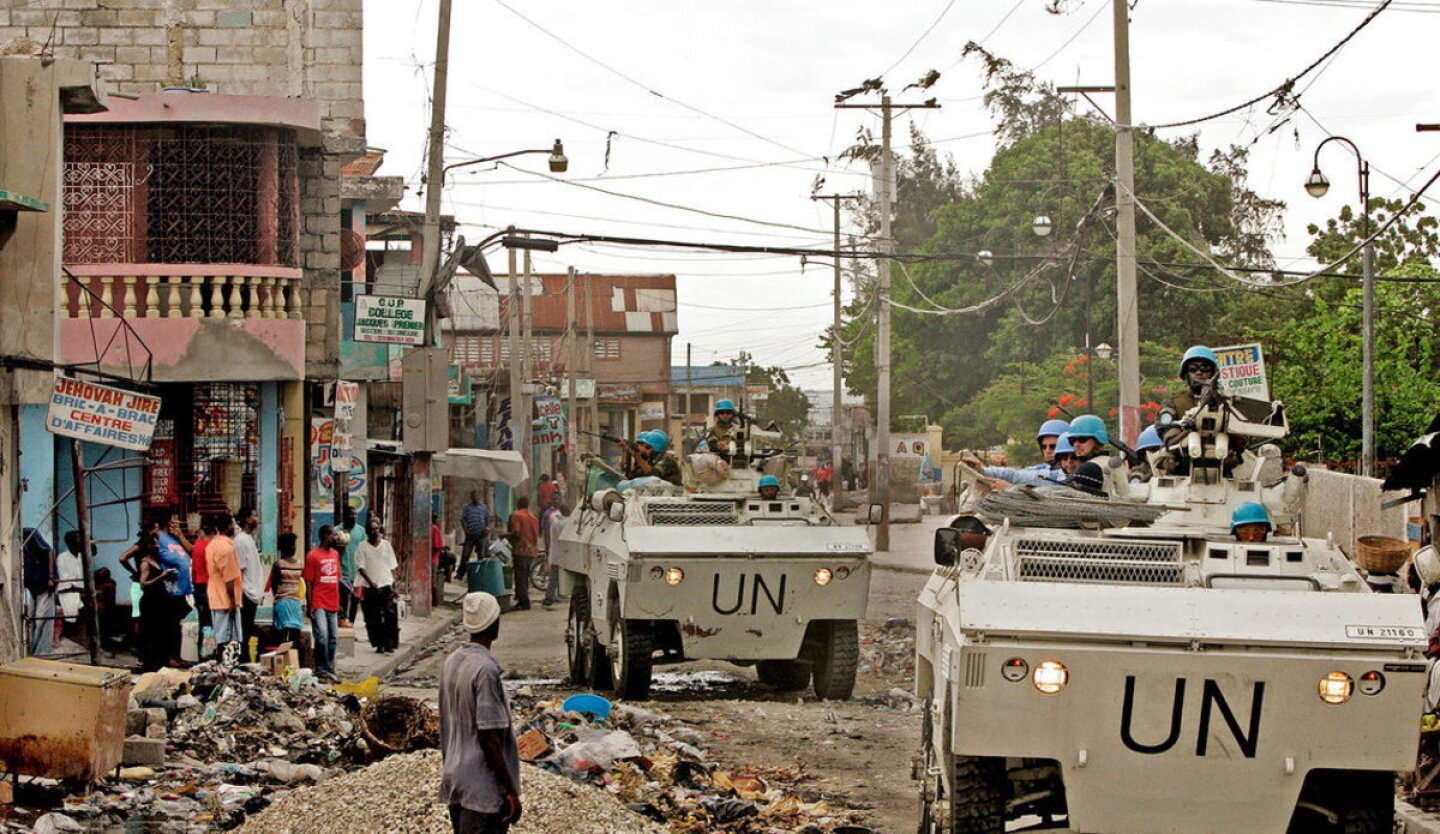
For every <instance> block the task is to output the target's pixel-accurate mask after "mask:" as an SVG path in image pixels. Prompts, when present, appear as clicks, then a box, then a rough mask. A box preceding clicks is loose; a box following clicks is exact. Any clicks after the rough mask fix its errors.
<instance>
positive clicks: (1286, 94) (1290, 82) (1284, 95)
mask: <svg viewBox="0 0 1440 834" xmlns="http://www.w3.org/2000/svg"><path fill="white" fill-rule="evenodd" d="M1393 2H1395V0H1381V3H1380V5H1378V6H1376V7H1375V8H1374V10H1373V11H1371V12H1370V14H1368V15H1366V16H1365V19H1364V20H1362V21H1360V24H1359V25H1358V26H1356V27H1355V28H1354V29H1351V30H1350V32H1349V34H1347V35H1346V36H1345V37H1343V38H1341V39H1340V41H1339V42H1338V43H1336V44H1335V45H1334V46H1332V47H1330V48H1329V49H1327V50H1325V53H1324V54H1323V55H1321V56H1320V57H1319V58H1316V59H1315V60H1314V61H1312V62H1310V64H1309V65H1308V66H1306V67H1305V69H1303V70H1301V71H1300V72H1298V73H1296V74H1295V75H1293V76H1291V77H1290V78H1287V79H1285V80H1284V81H1282V82H1280V83H1279V84H1277V85H1275V86H1274V87H1272V88H1271V89H1269V90H1267V91H1265V92H1263V93H1261V94H1260V95H1258V96H1255V97H1254V98H1252V99H1249V100H1247V101H1244V102H1241V103H1240V104H1237V105H1235V106H1234V107H1229V108H1226V109H1224V110H1221V111H1219V112H1216V113H1211V114H1210V115H1208V116H1200V117H1198V118H1194V119H1185V120H1182V121H1178V122H1166V123H1164V124H1158V125H1123V127H1129V128H1139V129H1141V130H1165V129H1169V128H1174V127H1189V126H1190V125H1197V124H1200V123H1202V122H1208V121H1211V120H1212V119H1218V118H1220V117H1221V116H1228V115H1230V114H1231V113H1237V112H1239V111H1241V110H1244V109H1245V108H1247V107H1250V106H1252V105H1255V104H1259V103H1260V102H1262V101H1264V100H1265V99H1267V98H1274V99H1276V104H1275V105H1274V106H1273V107H1277V108H1278V106H1279V105H1282V104H1285V103H1287V100H1289V101H1292V102H1293V100H1294V97H1293V96H1291V95H1290V91H1291V90H1293V89H1294V87H1295V82H1297V81H1299V80H1300V79H1302V78H1304V77H1305V76H1307V75H1309V74H1310V73H1311V72H1312V71H1314V69H1315V68H1316V67H1318V66H1320V65H1321V64H1322V63H1324V62H1325V60H1326V59H1328V58H1329V57H1330V56H1331V55H1334V54H1335V53H1336V52H1339V51H1340V50H1341V49H1343V48H1344V47H1345V45H1346V44H1348V43H1350V40H1351V39H1352V38H1354V37H1355V36H1356V35H1358V34H1360V32H1361V31H1362V30H1363V29H1364V28H1365V27H1366V26H1369V25H1370V23H1371V21H1373V20H1375V18H1376V17H1378V16H1379V15H1380V13H1381V12H1383V11H1385V10H1386V9H1387V8H1389V7H1390V4H1391V3H1393Z"/></svg>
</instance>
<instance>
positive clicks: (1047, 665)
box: [1031, 660, 1070, 695]
mask: <svg viewBox="0 0 1440 834" xmlns="http://www.w3.org/2000/svg"><path fill="white" fill-rule="evenodd" d="M1031 680H1032V681H1034V683H1035V688H1036V689H1038V690H1040V691H1041V692H1043V693H1045V694H1046V695H1054V694H1056V693H1058V692H1059V691H1060V690H1062V689H1064V688H1065V685H1066V684H1068V683H1070V670H1069V669H1066V668H1065V664H1063V663H1061V662H1060V661H1058V660H1042V661H1040V665H1038V666H1036V667H1035V674H1034V675H1032V676H1031Z"/></svg>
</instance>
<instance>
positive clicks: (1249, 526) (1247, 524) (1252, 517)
mask: <svg viewBox="0 0 1440 834" xmlns="http://www.w3.org/2000/svg"><path fill="white" fill-rule="evenodd" d="M1274 526H1275V525H1273V524H1271V523H1270V513H1269V512H1268V511H1266V509H1265V505H1264V504H1261V503H1259V502H1256V501H1246V502H1245V503H1244V504H1241V505H1240V506H1238V507H1236V508H1235V512H1234V513H1232V514H1231V515H1230V534H1231V535H1233V536H1234V537H1235V539H1236V541H1242V542H1249V543H1251V544H1258V543H1259V542H1263V541H1265V540H1266V539H1268V538H1269V537H1270V531H1271V530H1272V529H1274Z"/></svg>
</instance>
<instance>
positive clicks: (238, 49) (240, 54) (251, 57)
mask: <svg viewBox="0 0 1440 834" xmlns="http://www.w3.org/2000/svg"><path fill="white" fill-rule="evenodd" d="M215 60H216V61H219V62H220V63H222V64H253V63H255V49H254V47H249V46H217V47H215ZM225 75H226V77H227V78H229V77H231V75H230V72H229V70H226V73H225Z"/></svg>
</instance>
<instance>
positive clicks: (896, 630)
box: [859, 617, 915, 681]
mask: <svg viewBox="0 0 1440 834" xmlns="http://www.w3.org/2000/svg"><path fill="white" fill-rule="evenodd" d="M859 674H860V675H861V676H862V677H873V676H883V677H892V678H898V679H900V680H904V681H908V680H911V679H913V677H914V674H915V626H914V625H913V624H911V622H910V621H909V620H907V619H904V618H901V617H892V618H890V619H888V620H886V621H885V623H884V625H881V626H878V627H877V626H872V625H870V624H869V623H864V622H862V623H861V624H860V666H859Z"/></svg>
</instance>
